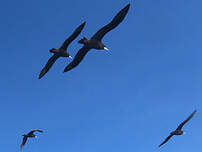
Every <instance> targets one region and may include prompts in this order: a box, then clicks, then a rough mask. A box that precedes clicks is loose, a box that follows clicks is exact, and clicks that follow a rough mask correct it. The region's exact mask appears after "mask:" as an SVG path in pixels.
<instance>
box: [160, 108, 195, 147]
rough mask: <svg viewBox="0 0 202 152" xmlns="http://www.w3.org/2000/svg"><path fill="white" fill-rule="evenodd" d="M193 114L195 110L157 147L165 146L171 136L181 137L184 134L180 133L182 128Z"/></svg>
mask: <svg viewBox="0 0 202 152" xmlns="http://www.w3.org/2000/svg"><path fill="white" fill-rule="evenodd" d="M195 113H196V110H195V111H194V112H192V114H191V115H190V116H189V117H188V118H187V119H186V120H185V121H183V122H182V123H181V124H180V125H179V126H178V127H177V129H176V130H175V131H173V132H171V133H170V135H169V136H168V137H167V138H166V139H165V140H164V142H163V143H161V144H160V145H159V147H161V146H162V145H163V144H165V143H166V142H167V141H168V140H169V139H170V138H171V137H172V136H173V135H183V134H184V133H185V132H184V131H182V127H183V126H184V125H185V124H186V123H187V122H188V121H189V120H190V119H191V118H192V117H193V116H194V114H195Z"/></svg>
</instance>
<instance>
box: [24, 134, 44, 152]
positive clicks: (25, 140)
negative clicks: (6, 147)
mask: <svg viewBox="0 0 202 152" xmlns="http://www.w3.org/2000/svg"><path fill="white" fill-rule="evenodd" d="M34 132H40V133H43V131H42V130H32V131H30V132H29V133H28V134H25V135H22V136H24V137H23V141H22V144H21V145H20V150H22V148H23V146H24V145H25V143H26V142H27V138H36V137H37V136H36V135H35V134H34Z"/></svg>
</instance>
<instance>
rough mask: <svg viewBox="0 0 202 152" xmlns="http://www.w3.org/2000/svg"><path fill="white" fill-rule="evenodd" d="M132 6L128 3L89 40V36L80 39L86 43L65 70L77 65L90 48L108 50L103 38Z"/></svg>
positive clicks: (80, 41)
mask: <svg viewBox="0 0 202 152" xmlns="http://www.w3.org/2000/svg"><path fill="white" fill-rule="evenodd" d="M129 8H130V4H128V5H127V6H126V7H124V8H123V9H122V10H121V11H120V12H119V13H118V14H117V15H116V16H115V17H114V18H113V19H112V21H111V22H110V23H109V24H107V25H105V26H104V27H103V28H101V29H100V30H99V31H98V32H97V33H95V35H93V36H92V37H91V38H90V39H89V40H88V39H87V38H85V37H84V38H83V39H81V40H79V41H78V42H79V43H82V44H84V46H83V47H82V48H81V49H80V50H79V51H78V53H77V54H76V56H75V57H74V60H73V61H72V62H71V63H70V64H68V65H67V67H66V68H65V69H64V72H67V71H69V70H71V69H73V68H74V67H76V66H77V65H78V64H79V63H80V62H81V61H82V59H83V58H84V56H85V55H86V54H87V53H88V51H89V50H90V49H97V50H108V49H107V47H106V46H105V45H104V44H103V43H102V38H103V37H104V35H105V34H106V33H108V32H109V31H111V30H112V29H114V28H115V27H116V26H118V25H119V24H120V23H121V22H122V21H123V19H124V18H125V16H126V14H127V13H128V10H129Z"/></svg>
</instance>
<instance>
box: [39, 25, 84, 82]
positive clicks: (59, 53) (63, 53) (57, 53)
mask: <svg viewBox="0 0 202 152" xmlns="http://www.w3.org/2000/svg"><path fill="white" fill-rule="evenodd" d="M85 23H86V22H83V23H82V24H81V25H80V26H79V27H77V29H76V30H75V31H74V32H73V33H72V35H71V36H70V37H69V38H68V39H66V40H65V41H64V43H63V44H62V46H61V47H60V48H59V49H55V48H52V49H51V50H50V52H51V53H54V55H53V56H52V57H51V58H50V59H49V60H48V62H47V63H46V65H45V67H44V68H43V69H42V70H41V73H40V75H39V79H41V78H42V77H43V76H44V75H45V74H46V73H47V72H48V71H49V69H50V68H51V67H52V65H53V64H54V63H55V61H56V60H57V59H58V58H59V57H69V58H71V59H72V57H71V56H70V55H69V53H68V52H67V47H68V46H69V44H70V43H71V42H72V41H73V40H74V39H75V38H76V37H77V36H78V35H79V34H80V33H81V31H82V29H83V28H84V26H85Z"/></svg>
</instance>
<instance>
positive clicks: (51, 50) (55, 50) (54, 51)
mask: <svg viewBox="0 0 202 152" xmlns="http://www.w3.org/2000/svg"><path fill="white" fill-rule="evenodd" d="M49 52H51V53H58V52H59V50H58V49H55V48H52V49H50V50H49Z"/></svg>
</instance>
